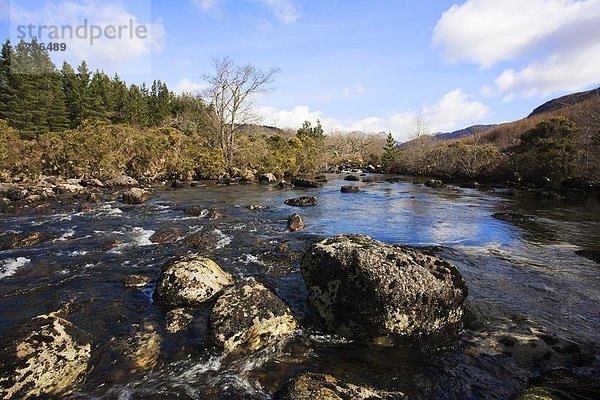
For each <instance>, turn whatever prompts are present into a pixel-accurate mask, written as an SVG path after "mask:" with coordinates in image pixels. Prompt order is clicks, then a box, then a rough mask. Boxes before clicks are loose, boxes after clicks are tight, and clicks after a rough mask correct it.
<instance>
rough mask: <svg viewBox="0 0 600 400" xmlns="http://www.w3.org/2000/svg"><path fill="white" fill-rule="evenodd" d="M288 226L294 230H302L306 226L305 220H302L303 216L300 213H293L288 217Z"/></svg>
mask: <svg viewBox="0 0 600 400" xmlns="http://www.w3.org/2000/svg"><path fill="white" fill-rule="evenodd" d="M287 226H288V229H289V230H290V231H292V232H295V231H301V230H302V229H304V228H305V226H304V221H303V220H302V217H301V216H300V214H298V213H296V214H292V215H290V216H289V217H288V220H287Z"/></svg>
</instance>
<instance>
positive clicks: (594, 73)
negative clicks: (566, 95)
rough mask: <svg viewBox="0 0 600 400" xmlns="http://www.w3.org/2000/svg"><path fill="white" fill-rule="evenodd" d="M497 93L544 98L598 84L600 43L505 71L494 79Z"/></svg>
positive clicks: (508, 95)
mask: <svg viewBox="0 0 600 400" xmlns="http://www.w3.org/2000/svg"><path fill="white" fill-rule="evenodd" d="M495 84H496V93H498V94H502V95H504V96H505V100H510V99H512V98H514V97H515V96H526V97H534V96H535V97H543V96H548V95H550V94H552V93H556V92H559V91H577V90H581V89H583V88H585V87H587V86H589V85H591V84H594V85H598V84H600V43H598V44H597V45H595V46H591V47H589V48H586V49H582V50H581V51H577V50H574V51H568V52H565V53H562V54H554V55H551V56H549V57H547V58H545V59H543V60H540V61H536V62H533V63H531V64H529V65H528V66H527V67H525V68H523V69H520V70H517V71H515V70H514V69H508V70H506V71H504V72H503V73H502V74H501V75H500V76H498V78H496V80H495Z"/></svg>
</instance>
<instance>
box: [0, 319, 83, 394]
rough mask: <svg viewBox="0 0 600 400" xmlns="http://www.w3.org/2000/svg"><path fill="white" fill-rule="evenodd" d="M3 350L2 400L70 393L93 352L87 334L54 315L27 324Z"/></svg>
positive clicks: (0, 359) (0, 368)
mask: <svg viewBox="0 0 600 400" xmlns="http://www.w3.org/2000/svg"><path fill="white" fill-rule="evenodd" d="M2 348H3V351H2V353H1V354H0V398H2V399H27V398H32V397H36V398H48V397H50V396H59V395H61V394H65V393H67V392H69V391H70V390H71V389H72V386H73V385H74V384H76V383H78V382H79V381H81V380H82V378H83V377H84V375H85V373H86V371H87V368H88V362H89V359H90V356H91V352H92V346H91V344H90V343H89V341H88V337H87V335H86V334H84V333H83V332H82V331H80V330H79V329H78V328H76V327H75V326H74V325H73V324H71V323H70V322H69V321H66V320H64V319H62V318H59V317H56V316H53V315H43V316H39V317H36V318H34V319H33V320H31V321H30V322H28V323H26V324H24V325H23V326H21V327H20V328H19V329H18V330H17V331H16V332H15V333H13V334H12V335H11V336H10V337H9V338H8V339H7V340H6V343H5V344H4V346H3V347H2Z"/></svg>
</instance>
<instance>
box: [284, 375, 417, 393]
mask: <svg viewBox="0 0 600 400" xmlns="http://www.w3.org/2000/svg"><path fill="white" fill-rule="evenodd" d="M274 398H275V400H313V399H315V400H316V399H322V400H385V399H389V400H400V399H405V398H406V396H405V395H404V394H403V393H400V392H385V391H381V390H375V389H373V388H370V387H366V386H357V385H354V384H351V383H346V382H341V381H339V380H338V379H336V378H334V377H333V376H330V375H325V374H316V373H310V372H308V373H304V374H302V375H299V376H297V377H295V378H293V379H291V380H290V381H288V382H287V383H286V384H285V385H284V386H283V387H282V388H281V389H280V390H279V391H278V392H277V393H276V394H275V397H274Z"/></svg>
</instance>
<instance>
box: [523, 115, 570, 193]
mask: <svg viewBox="0 0 600 400" xmlns="http://www.w3.org/2000/svg"><path fill="white" fill-rule="evenodd" d="M579 134H580V131H579V128H578V127H577V125H575V123H574V122H573V121H570V120H569V119H567V118H564V117H555V118H551V119H548V120H546V121H542V122H540V123H538V124H537V125H536V126H535V127H533V128H532V129H529V130H528V131H527V132H525V133H524V134H523V135H522V136H521V143H520V144H519V145H518V146H517V147H516V148H515V149H514V151H515V153H516V156H517V160H516V161H517V169H518V170H519V172H520V173H521V174H522V175H523V176H524V177H525V178H526V179H528V180H530V181H536V180H538V179H539V178H540V177H542V176H546V177H549V178H550V179H551V180H552V181H553V182H555V183H560V182H561V181H562V180H563V179H565V178H567V177H569V176H570V175H571V174H572V173H573V171H574V169H575V166H576V163H577V160H578V150H577V145H576V143H577V142H576V140H577V137H578V135H579Z"/></svg>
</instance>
